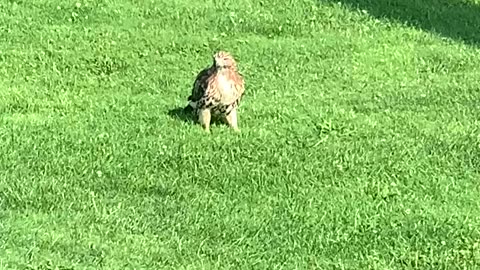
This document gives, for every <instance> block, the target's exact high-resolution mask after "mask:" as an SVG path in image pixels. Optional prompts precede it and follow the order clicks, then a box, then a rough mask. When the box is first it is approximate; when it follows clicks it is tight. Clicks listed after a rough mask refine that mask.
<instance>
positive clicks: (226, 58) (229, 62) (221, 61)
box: [213, 51, 237, 69]
mask: <svg viewBox="0 0 480 270" xmlns="http://www.w3.org/2000/svg"><path fill="white" fill-rule="evenodd" d="M213 64H214V65H215V67H216V68H217V69H222V68H235V67H236V65H237V64H236V62H235V59H233V57H232V55H230V54H229V53H228V52H225V51H219V52H217V53H215V54H214V55H213Z"/></svg>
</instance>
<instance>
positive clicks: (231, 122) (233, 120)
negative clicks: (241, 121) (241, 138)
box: [225, 108, 240, 132]
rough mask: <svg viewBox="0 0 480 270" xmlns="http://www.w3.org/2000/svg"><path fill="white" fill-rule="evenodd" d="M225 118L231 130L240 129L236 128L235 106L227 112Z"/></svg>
mask: <svg viewBox="0 0 480 270" xmlns="http://www.w3.org/2000/svg"><path fill="white" fill-rule="evenodd" d="M225 118H226V120H227V123H228V125H229V126H230V127H232V128H233V130H235V131H237V132H238V131H240V130H239V129H238V123H237V108H233V109H232V111H231V112H230V113H229V114H227V116H226V117H225Z"/></svg>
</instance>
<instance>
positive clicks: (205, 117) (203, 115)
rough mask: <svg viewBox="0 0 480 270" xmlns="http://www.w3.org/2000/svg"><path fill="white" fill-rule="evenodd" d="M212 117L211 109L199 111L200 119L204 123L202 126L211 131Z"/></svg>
mask: <svg viewBox="0 0 480 270" xmlns="http://www.w3.org/2000/svg"><path fill="white" fill-rule="evenodd" d="M211 118H212V115H211V113H210V110H209V109H201V110H199V112H198V121H199V122H200V124H201V125H202V127H203V128H204V129H205V131H207V132H210V120H211Z"/></svg>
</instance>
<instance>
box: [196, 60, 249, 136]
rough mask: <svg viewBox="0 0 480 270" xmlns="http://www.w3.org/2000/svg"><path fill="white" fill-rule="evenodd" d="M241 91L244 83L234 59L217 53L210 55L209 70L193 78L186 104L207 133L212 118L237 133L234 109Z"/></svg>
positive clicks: (241, 94) (236, 119) (236, 118)
mask: <svg viewBox="0 0 480 270" xmlns="http://www.w3.org/2000/svg"><path fill="white" fill-rule="evenodd" d="M244 91H245V88H244V80H243V77H242V76H241V75H240V74H239V72H238V70H237V63H236V62H235V59H234V58H233V57H232V56H231V55H230V54H229V53H228V52H225V51H219V52H217V53H215V54H214V55H213V64H212V66H210V67H208V68H206V69H204V70H202V71H201V72H200V73H199V74H198V75H197V77H196V79H195V82H194V83H193V89H192V94H191V95H190V96H189V97H188V101H189V105H190V106H191V107H192V108H193V109H194V112H195V114H196V115H197V116H198V121H199V122H200V124H201V125H202V127H203V128H204V129H205V130H206V131H207V132H210V120H211V116H212V114H214V115H219V116H222V117H223V118H224V119H225V120H226V121H227V123H228V125H229V126H230V127H232V128H233V129H234V130H235V131H239V128H238V123H237V121H238V116H237V107H238V105H239V102H240V100H241V98H242V96H243V92H244Z"/></svg>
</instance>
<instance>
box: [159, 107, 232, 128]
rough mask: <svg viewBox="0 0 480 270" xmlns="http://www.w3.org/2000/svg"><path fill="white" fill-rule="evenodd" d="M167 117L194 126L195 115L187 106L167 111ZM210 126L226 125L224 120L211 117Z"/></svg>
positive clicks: (214, 116)
mask: <svg viewBox="0 0 480 270" xmlns="http://www.w3.org/2000/svg"><path fill="white" fill-rule="evenodd" d="M168 115H169V116H170V117H172V118H173V119H176V120H179V121H183V122H185V123H192V124H196V122H197V116H196V115H195V113H194V111H193V108H192V107H191V106H189V105H187V106H186V107H177V108H175V109H171V110H169V111H168ZM212 124H213V125H217V124H226V123H225V121H224V119H223V118H221V117H218V116H216V115H212Z"/></svg>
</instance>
